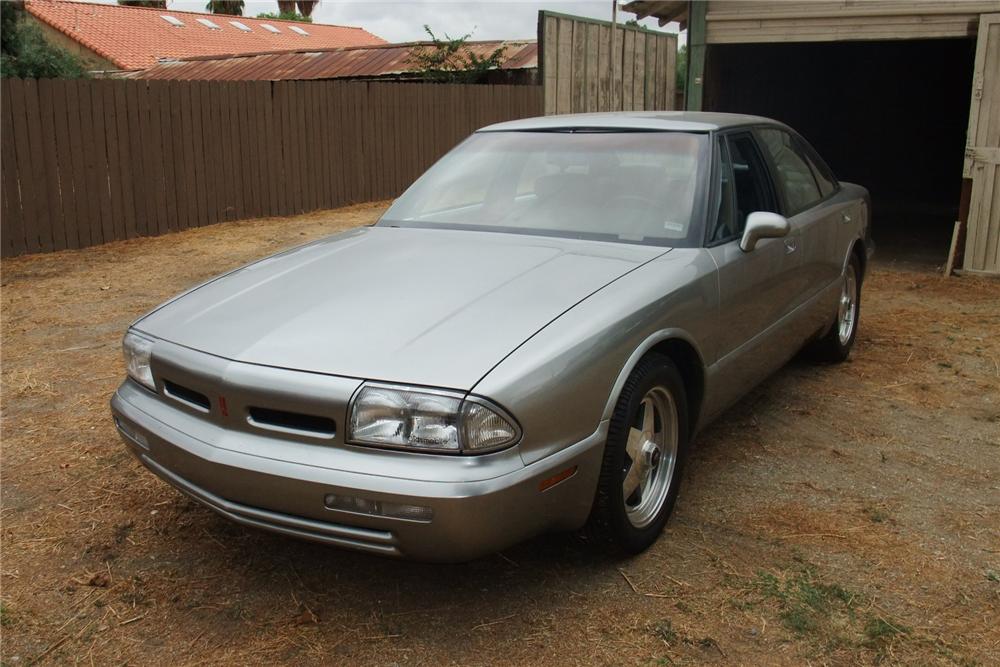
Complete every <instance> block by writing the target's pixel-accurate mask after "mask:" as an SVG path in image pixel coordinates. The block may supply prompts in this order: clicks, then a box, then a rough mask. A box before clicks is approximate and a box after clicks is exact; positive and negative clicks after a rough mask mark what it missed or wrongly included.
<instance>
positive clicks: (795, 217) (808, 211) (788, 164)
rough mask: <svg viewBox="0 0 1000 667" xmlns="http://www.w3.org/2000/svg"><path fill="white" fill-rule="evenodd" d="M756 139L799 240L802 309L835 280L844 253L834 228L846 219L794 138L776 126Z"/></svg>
mask: <svg viewBox="0 0 1000 667" xmlns="http://www.w3.org/2000/svg"><path fill="white" fill-rule="evenodd" d="M756 135H757V137H758V139H759V140H760V144H761V146H763V147H764V152H765V155H766V156H767V157H768V159H769V161H770V164H771V169H772V172H773V176H774V181H775V182H776V185H777V189H778V193H779V195H780V197H781V207H782V210H783V212H784V215H785V217H787V218H788V221H789V223H791V225H792V228H793V229H795V230H796V231H797V233H798V234H799V235H800V239H801V247H800V251H801V255H802V271H801V272H799V273H798V275H797V279H798V282H797V285H796V291H797V293H798V294H797V299H796V300H797V305H803V304H805V303H806V302H807V301H809V300H810V299H812V298H813V297H814V296H816V295H817V294H818V293H819V292H820V291H821V290H822V289H823V288H824V287H827V286H829V285H830V284H831V283H833V282H834V281H835V280H837V279H838V278H839V276H840V273H841V270H842V268H843V266H842V265H843V261H844V258H845V253H846V250H844V251H842V250H841V247H842V246H843V243H841V242H840V240H839V239H838V232H839V229H840V227H841V225H840V224H839V223H840V222H841V221H842V220H843V216H845V215H848V213H847V211H846V210H845V207H844V206H841V205H831V203H830V201H831V198H832V197H833V196H834V194H835V193H836V190H837V185H836V182H835V181H834V180H833V178H832V176H830V175H829V170H827V169H826V168H825V165H822V171H821V164H822V163H821V162H820V161H819V158H818V157H811V156H810V155H809V154H808V152H809V151H808V150H807V148H806V145H805V143H804V142H803V141H802V140H801V139H799V138H798V137H797V136H795V135H793V134H792V133H790V132H787V131H785V130H784V129H781V128H777V127H762V128H758V129H757V130H756Z"/></svg>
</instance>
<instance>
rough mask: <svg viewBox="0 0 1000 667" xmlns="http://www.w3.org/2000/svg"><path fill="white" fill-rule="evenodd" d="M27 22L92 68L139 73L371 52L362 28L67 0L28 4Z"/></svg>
mask: <svg viewBox="0 0 1000 667" xmlns="http://www.w3.org/2000/svg"><path fill="white" fill-rule="evenodd" d="M25 8H26V9H27V15H28V17H30V19H29V20H33V21H35V22H36V23H37V24H38V25H39V26H40V27H41V29H42V32H43V34H44V35H45V36H46V38H47V39H49V40H50V41H52V42H53V43H54V44H58V45H59V46H61V47H63V48H65V49H67V50H69V51H70V52H72V53H74V54H76V55H78V56H80V57H81V58H82V59H83V61H84V63H85V64H86V66H87V67H88V68H90V69H92V70H101V71H120V70H141V69H146V68H149V67H152V66H153V65H156V64H157V63H158V62H160V61H161V60H164V59H178V58H189V57H192V56H219V55H239V54H250V53H267V52H275V51H294V50H301V49H331V48H340V47H349V46H376V45H379V44H385V40H384V39H382V38H380V37H377V36H375V35H373V34H371V33H370V32H368V31H366V30H364V29H362V28H354V27H348V26H339V25H323V24H320V23H299V22H295V21H279V20H274V19H254V18H246V17H241V16H226V15H221V14H202V13H198V12H181V11H174V10H171V9H151V8H146V7H125V6H121V5H117V4H115V5H105V4H95V3H89V2H71V1H66V0H28V2H26V3H25Z"/></svg>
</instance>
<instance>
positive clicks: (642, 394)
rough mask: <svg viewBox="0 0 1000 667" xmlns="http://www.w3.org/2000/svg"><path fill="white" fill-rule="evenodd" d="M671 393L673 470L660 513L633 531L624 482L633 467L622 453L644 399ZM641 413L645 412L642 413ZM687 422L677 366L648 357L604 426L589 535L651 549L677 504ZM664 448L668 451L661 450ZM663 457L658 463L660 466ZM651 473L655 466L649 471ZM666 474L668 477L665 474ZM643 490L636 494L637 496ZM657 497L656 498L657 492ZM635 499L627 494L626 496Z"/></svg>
mask: <svg viewBox="0 0 1000 667" xmlns="http://www.w3.org/2000/svg"><path fill="white" fill-rule="evenodd" d="M663 391H665V392H669V395H670V397H671V398H672V400H673V406H674V407H675V408H676V409H675V413H676V435H677V450H676V454H675V456H674V465H673V472H672V475H670V476H669V477H670V479H669V481H668V482H667V483H668V486H667V492H666V496H665V497H664V498H663V500H662V504H659V505H658V509H657V510H656V511H655V512H653V513H652V518H651V519H650V520H648V523H645V524H643V525H642V526H641V527H637V526H636V525H634V524H633V520H632V519H630V518H629V508H628V507H627V502H626V501H627V499H626V498H625V497H624V489H623V484H624V482H625V481H626V477H627V471H628V470H629V468H630V467H631V466H632V465H635V463H634V462H633V461H632V459H631V458H630V457H629V455H628V453H627V452H626V446H627V443H628V437H629V432H630V431H631V429H632V428H633V426H635V425H636V421H637V419H639V420H641V419H642V417H643V414H644V413H645V409H646V408H644V407H643V400H644V399H645V398H647V396H648V395H650V393H651V392H652V393H653V394H654V395H656V396H662V392H663ZM640 413H643V414H640ZM689 435H690V424H689V419H688V403H687V393H686V391H685V390H684V382H683V380H682V378H681V374H680V373H679V372H678V370H677V367H676V366H675V365H674V363H673V361H671V360H670V359H669V358H668V357H666V356H663V355H660V354H649V355H647V356H646V357H644V358H643V359H642V360H641V361H640V362H639V363H638V365H636V367H635V369H634V370H633V371H632V373H631V375H629V377H628V380H626V382H625V386H624V387H623V388H622V391H621V394H620V395H619V397H618V403H617V405H616V406H615V410H614V413H613V415H612V417H611V424H610V426H609V428H608V441H607V444H606V445H605V447H604V461H603V464H602V467H601V476H600V480H599V482H598V487H597V497H596V499H595V502H594V512H593V515H592V517H591V533H592V534H594V535H595V536H597V537H598V538H603V539H604V540H605V541H608V542H610V543H612V544H613V545H615V546H616V547H617V548H619V549H621V550H622V551H625V552H627V553H630V554H636V553H639V552H641V551H643V550H645V549H646V548H647V547H649V546H650V545H651V544H652V543H653V542H655V541H656V538H657V537H659V535H660V533H661V532H662V531H663V527H664V525H666V523H667V519H668V518H669V517H670V514H671V512H672V511H673V508H674V503H675V501H676V500H677V491H678V489H679V488H680V480H681V474H682V472H683V469H684V463H685V459H686V455H687V449H688V447H687V445H688V437H689ZM664 449H666V448H664ZM662 461H663V459H661V463H662ZM651 469H653V470H655V464H654V466H653V468H651ZM664 475H667V473H664ZM640 491H641V489H640V490H637V491H636V493H639V492H640ZM657 495H659V494H657ZM633 497H635V494H633V496H630V498H633Z"/></svg>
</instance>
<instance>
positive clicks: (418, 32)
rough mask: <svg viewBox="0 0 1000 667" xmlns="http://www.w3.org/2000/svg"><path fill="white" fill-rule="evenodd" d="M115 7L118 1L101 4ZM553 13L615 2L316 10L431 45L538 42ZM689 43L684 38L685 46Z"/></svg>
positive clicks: (200, 5) (606, 13)
mask: <svg viewBox="0 0 1000 667" xmlns="http://www.w3.org/2000/svg"><path fill="white" fill-rule="evenodd" d="M97 1H101V2H114V0H97ZM245 2H246V5H245V8H244V11H243V14H244V16H256V15H257V14H260V13H262V12H276V11H277V9H278V5H277V3H276V2H273V1H270V2H269V1H265V0H245ZM167 7H168V9H176V10H181V11H194V12H200V11H204V10H205V0H168V3H167ZM539 9H551V10H553V11H557V12H562V13H564V14H574V15H576V16H588V17H591V18H598V19H603V20H610V19H611V1H610V0H601V1H600V2H594V1H587V0H582V1H581V0H546V1H545V2H530V1H528V0H497V1H494V2H469V1H468V0H464V1H462V0H451V1H450V2H448V1H446V2H441V1H431V2H424V1H423V0H410V1H408V2H405V1H404V2H381V1H380V0H369V1H367V2H344V1H342V0H321V1H320V3H319V5H318V6H317V7H316V9H315V10H313V21H315V22H316V23H335V24H338V25H352V26H360V27H362V28H364V29H366V30H368V31H369V32H372V33H375V34H376V35H378V36H379V37H382V38H383V39H386V40H388V41H390V42H409V41H415V40H420V39H426V35H425V33H424V29H423V26H424V24H427V25H429V26H430V27H431V29H433V30H434V32H435V33H436V34H437V35H438V36H439V37H441V36H443V34H445V33H446V34H448V35H450V36H452V37H461V36H462V35H465V34H466V33H472V37H471V39H534V38H536V37H537V32H538V31H537V27H536V26H537V22H538V10H539ZM618 17H619V21H620V22H622V23H624V22H625V21H626V20H628V19H630V18H633V15H632V14H625V13H624V12H621V11H620V10H619V13H618ZM642 24H643V25H646V26H648V27H650V28H652V29H653V30H661V29H662V30H665V31H667V32H677V30H678V25H677V24H676V23H673V24H669V25H667V26H665V27H664V28H660V27H659V26H658V25H657V22H656V19H645V20H643V21H642ZM679 41H681V42H682V43H683V41H684V40H683V38H682V39H681V40H679Z"/></svg>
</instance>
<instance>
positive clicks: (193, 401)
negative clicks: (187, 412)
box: [163, 379, 212, 412]
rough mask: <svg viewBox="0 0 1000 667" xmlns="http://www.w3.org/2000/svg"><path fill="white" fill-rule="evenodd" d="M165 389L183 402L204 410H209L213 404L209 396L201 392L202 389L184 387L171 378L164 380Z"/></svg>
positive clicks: (172, 396) (171, 395) (169, 394)
mask: <svg viewBox="0 0 1000 667" xmlns="http://www.w3.org/2000/svg"><path fill="white" fill-rule="evenodd" d="M163 389H164V391H165V392H166V394H167V396H170V397H171V398H173V399H175V400H178V401H180V402H182V403H187V404H188V405H190V406H192V407H194V408H197V409H199V410H201V411H202V412H208V411H209V410H210V409H211V407H212V404H211V403H209V401H208V396H206V395H205V394H203V393H201V392H200V391H195V390H194V389H188V388H187V387H182V386H181V385H179V384H177V383H176V382H171V381H170V380H167V379H164V380H163Z"/></svg>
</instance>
